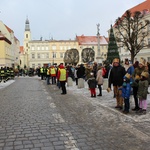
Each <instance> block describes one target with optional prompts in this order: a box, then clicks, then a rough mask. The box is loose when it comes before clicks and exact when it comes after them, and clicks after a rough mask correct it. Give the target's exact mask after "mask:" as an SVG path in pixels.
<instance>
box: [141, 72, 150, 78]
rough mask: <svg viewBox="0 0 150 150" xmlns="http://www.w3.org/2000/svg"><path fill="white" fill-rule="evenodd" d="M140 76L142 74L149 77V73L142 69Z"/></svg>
mask: <svg viewBox="0 0 150 150" xmlns="http://www.w3.org/2000/svg"><path fill="white" fill-rule="evenodd" d="M141 76H143V77H145V78H148V77H149V73H148V72H146V71H145V72H144V71H143V72H142V73H141Z"/></svg>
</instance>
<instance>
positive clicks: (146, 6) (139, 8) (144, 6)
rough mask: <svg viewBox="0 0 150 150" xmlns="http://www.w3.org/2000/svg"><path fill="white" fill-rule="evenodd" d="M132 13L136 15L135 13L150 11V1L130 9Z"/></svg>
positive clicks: (147, 0)
mask: <svg viewBox="0 0 150 150" xmlns="http://www.w3.org/2000/svg"><path fill="white" fill-rule="evenodd" d="M129 10H130V11H131V13H134V12H135V11H140V12H142V11H148V12H149V11H150V0H146V1H144V2H142V3H140V4H138V5H136V6H134V7H132V8H130V9H129Z"/></svg>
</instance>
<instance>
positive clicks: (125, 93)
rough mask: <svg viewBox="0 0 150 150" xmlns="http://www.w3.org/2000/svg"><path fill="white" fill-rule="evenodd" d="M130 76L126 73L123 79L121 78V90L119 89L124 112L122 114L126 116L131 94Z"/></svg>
mask: <svg viewBox="0 0 150 150" xmlns="http://www.w3.org/2000/svg"><path fill="white" fill-rule="evenodd" d="M130 78H131V76H130V74H129V73H126V74H125V76H124V78H123V81H124V82H123V85H122V88H120V90H122V97H123V99H124V110H123V113H124V114H128V113H129V109H130V102H129V100H130V94H131V82H130Z"/></svg>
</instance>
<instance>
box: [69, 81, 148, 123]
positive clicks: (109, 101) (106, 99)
mask: <svg viewBox="0 0 150 150" xmlns="http://www.w3.org/2000/svg"><path fill="white" fill-rule="evenodd" d="M84 85H85V88H80V89H79V88H78V87H77V86H76V85H75V82H73V86H69V87H68V86H67V90H69V91H71V92H72V94H74V95H76V94H80V95H82V96H83V97H86V99H90V100H91V103H92V104H93V105H101V106H103V107H104V108H106V109H109V110H111V111H113V112H116V113H119V114H120V115H123V116H126V117H127V118H128V119H132V120H134V121H136V122H143V121H150V94H148V96H147V103H148V108H147V114H146V115H137V114H136V112H135V111H132V110H130V113H129V114H127V115H125V114H123V113H122V111H120V110H118V109H115V106H116V99H115V98H113V91H111V92H109V93H108V92H107V91H106V90H103V91H102V95H103V96H97V97H96V98H91V95H90V91H89V89H88V84H87V82H85V84H84ZM149 91H150V88H149ZM96 92H97V94H98V93H99V91H98V88H97V89H96ZM132 108H134V99H133V96H132V95H131V97H130V109H132Z"/></svg>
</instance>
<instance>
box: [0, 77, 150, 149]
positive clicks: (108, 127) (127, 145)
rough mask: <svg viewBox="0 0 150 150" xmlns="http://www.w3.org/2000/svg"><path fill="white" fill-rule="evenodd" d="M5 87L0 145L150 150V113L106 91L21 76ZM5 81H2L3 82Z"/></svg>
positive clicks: (1, 93) (0, 99) (1, 100)
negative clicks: (118, 103)
mask: <svg viewBox="0 0 150 150" xmlns="http://www.w3.org/2000/svg"><path fill="white" fill-rule="evenodd" d="M10 82H11V81H9V82H8V86H3V88H0V150H126V149H128V150H149V149H150V148H149V147H150V125H149V123H150V118H149V112H148V113H147V114H146V115H145V116H137V115H136V114H135V113H133V112H131V113H130V114H129V115H124V114H122V113H121V112H120V111H118V110H116V109H114V105H115V100H114V99H113V98H112V95H111V94H108V93H106V92H103V96H102V97H97V98H95V99H94V98H90V94H89V91H88V90H87V88H84V89H77V88H76V87H75V86H72V87H67V95H61V94H60V93H61V90H60V89H58V88H57V87H56V86H55V85H46V82H45V81H41V80H40V79H38V78H36V77H35V78H34V77H21V78H20V77H19V78H16V79H15V82H11V84H9V83H10ZM0 87H1V84H0Z"/></svg>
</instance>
